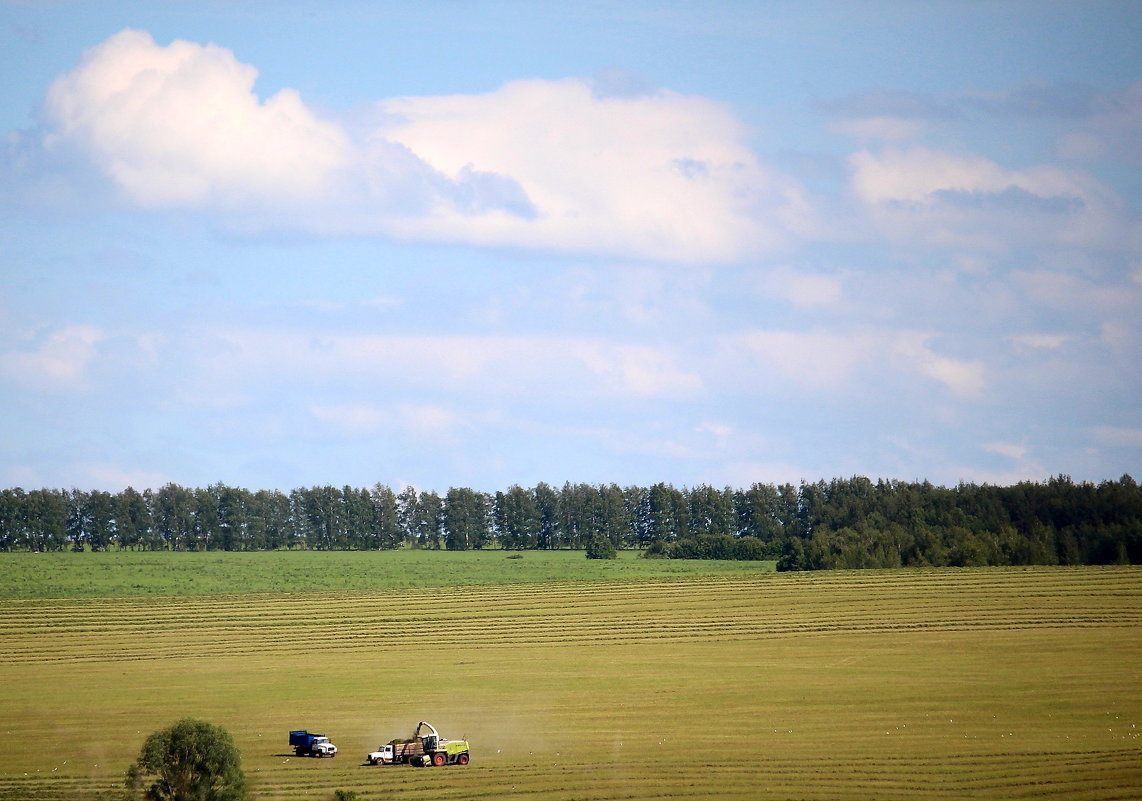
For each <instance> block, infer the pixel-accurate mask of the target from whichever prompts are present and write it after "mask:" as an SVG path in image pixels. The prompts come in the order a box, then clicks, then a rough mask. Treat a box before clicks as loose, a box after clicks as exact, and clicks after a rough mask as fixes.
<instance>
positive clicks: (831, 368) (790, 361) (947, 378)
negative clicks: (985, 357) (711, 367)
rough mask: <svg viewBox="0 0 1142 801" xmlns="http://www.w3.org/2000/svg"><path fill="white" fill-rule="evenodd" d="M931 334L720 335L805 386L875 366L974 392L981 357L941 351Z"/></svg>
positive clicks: (857, 375)
mask: <svg viewBox="0 0 1142 801" xmlns="http://www.w3.org/2000/svg"><path fill="white" fill-rule="evenodd" d="M931 339H932V335H931V334H925V333H920V332H910V331H898V332H892V331H873V330H867V331H861V332H854V333H848V334H846V333H833V332H830V331H822V330H816V331H807V332H800V331H751V332H746V333H743V334H737V335H734V336H732V337H729V338H727V339H726V340H725V342H726V345H727V346H728V348H729V349H730V351H731V353H736V354H737V356H736V357H735V356H731V358H739V359H742V360H744V361H746V362H753V363H754V364H755V365H756V366H757V367H758V368H760V369H761V370H763V371H772V372H773V373H775V374H776V375H777V376H778V377H779V378H780V379H781V380H782V382H786V381H787V382H792V383H793V384H796V385H799V386H802V387H808V388H811V389H830V390H835V389H840V388H841V387H843V386H845V385H847V384H850V383H854V382H857V381H862V382H867V381H868V380H869V379H870V376H871V375H872V374H873V373H875V372H876V371H884V370H888V371H893V372H897V373H900V374H904V375H920V376H923V377H925V378H928V379H931V380H933V381H936V382H937V383H939V384H941V385H943V386H944V388H945V389H946V390H947V391H948V392H950V393H951V394H952V395H953V396H956V397H960V398H977V397H979V396H981V395H982V394H983V391H984V389H985V386H986V381H985V374H984V367H983V363H982V362H979V361H974V360H973V361H967V360H962V359H954V358H951V357H948V356H942V355H940V354H939V353H937V352H936V351H934V350H933V349H932V348H931V346H930V345H929V342H930V340H931Z"/></svg>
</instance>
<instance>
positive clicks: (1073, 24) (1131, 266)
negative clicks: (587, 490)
mask: <svg viewBox="0 0 1142 801" xmlns="http://www.w3.org/2000/svg"><path fill="white" fill-rule="evenodd" d="M1139 41H1142V4H1140V3H1137V2H1096V1H1095V0H1066V2H1054V1H1053V0H1028V1H1026V2H1018V1H1016V0H989V1H988V2H975V1H974V0H963V1H962V2H951V0H948V1H947V2H934V1H933V2H927V1H924V0H893V1H892V2H877V1H876V0H868V1H867V2H855V3H853V2H819V1H817V0H798V1H797V2H766V1H765V0H754V2H729V1H728V0H702V2H666V0H661V1H659V2H646V1H645V0H631V1H630V2H623V3H611V2H584V1H583V0H567V1H566V2H558V3H555V2H522V1H519V0H425V1H424V2H417V3H409V2H337V1H336V0H327V1H326V2H320V3H319V2H289V0H286V1H285V2H261V1H260V0H248V1H247V0H214V2H205V1H204V0H180V1H178V2H166V3H153V2H127V1H122V0H108V1H106V2H104V1H101V2H98V3H96V2H80V1H79V0H76V1H75V2H66V1H64V0H56V1H54V2H50V1H47V0H45V1H44V2H31V1H27V2H13V0H0V78H2V80H0V135H2V136H3V140H2V142H3V144H2V145H0V486H4V487H22V488H24V489H34V488H40V487H47V488H79V489H84V490H91V489H102V490H109V491H118V490H121V489H123V488H125V487H127V486H133V487H135V488H136V489H143V488H146V487H151V488H158V487H161V486H163V485H164V484H167V483H170V482H173V483H176V484H181V485H183V486H188V487H205V486H208V485H210V484H213V483H216V482H222V483H224V484H227V485H230V486H239V487H245V488H248V489H251V490H257V489H280V490H283V491H289V490H290V489H293V488H299V487H308V486H318V485H334V486H342V485H351V486H354V487H366V486H372V485H374V484H376V483H380V484H385V485H388V486H390V487H394V488H403V487H405V486H408V485H411V486H414V487H416V488H418V489H421V490H435V491H438V492H443V491H446V490H447V489H448V488H450V487H471V488H474V489H478V490H481V491H487V492H494V491H497V490H504V489H507V488H508V487H509V486H511V485H514V484H519V485H521V486H524V487H529V486H534V485H535V484H537V483H539V482H547V483H549V484H552V485H554V486H561V485H563V484H564V483H565V482H568V481H569V482H572V483H579V482H585V483H590V484H610V483H617V484H619V485H621V486H627V485H638V486H650V485H652V484H654V483H657V482H666V483H669V484H673V485H674V486H676V487H692V486H697V485H702V484H710V485H713V486H717V487H723V486H730V487H735V488H745V487H748V486H750V485H751V484H753V483H755V482H761V483H774V484H780V483H786V482H789V483H793V484H797V483H798V482H800V481H803V480H804V481H810V482H812V481H817V480H822V479H824V480H829V479H831V478H835V477H850V476H854V475H862V476H868V477H870V478H873V479H879V478H883V479H898V480H903V481H925V480H926V481H931V482H933V483H935V484H938V485H944V486H953V485H955V484H957V483H960V482H970V483H990V484H1001V485H1008V484H1013V483H1015V482H1018V481H1024V480H1029V481H1044V480H1046V479H1048V478H1050V477H1051V476H1055V475H1059V474H1064V475H1068V476H1071V477H1072V478H1073V479H1074V480H1076V481H1094V482H1098V481H1102V480H1108V479H1117V478H1119V477H1120V476H1122V475H1123V474H1124V473H1131V474H1132V475H1134V476H1135V477H1139V478H1142V475H1140V473H1142V470H1140V467H1142V401H1140V398H1142V366H1140V365H1142V314H1140V312H1142V48H1140V47H1139V46H1138V42H1139Z"/></svg>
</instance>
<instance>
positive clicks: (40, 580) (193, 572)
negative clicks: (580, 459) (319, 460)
mask: <svg viewBox="0 0 1142 801" xmlns="http://www.w3.org/2000/svg"><path fill="white" fill-rule="evenodd" d="M619 556H620V558H619V559H617V560H608V559H586V558H584V553H583V551H528V552H526V553H520V552H512V551H501V550H486V551H421V550H398V551H251V552H245V553H227V552H224V551H205V552H201V553H183V552H178V553H176V552H172V551H111V552H101V553H70V552H60V553H5V554H0V567H2V569H3V573H0V599H4V598H92V597H115V598H129V597H133V596H139V595H218V594H230V593H234V592H244V593H251V592H255V593H264V592H315V591H327V590H334V591H339V590H384V589H394V588H407V587H456V586H470V585H477V584H514V583H518V582H536V581H589V580H595V579H640V578H643V579H645V578H656V577H665V576H694V575H703V576H717V575H729V574H742V573H751V574H752V573H757V572H758V571H772V570H773V569H774V564H775V563H774V562H710V561H681V560H669V559H639V558H638V553H637V552H635V551H622V552H620V555H619Z"/></svg>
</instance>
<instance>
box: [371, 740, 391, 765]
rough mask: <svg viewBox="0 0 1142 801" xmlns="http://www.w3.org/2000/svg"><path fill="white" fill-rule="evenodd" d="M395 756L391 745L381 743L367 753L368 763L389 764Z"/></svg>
mask: <svg viewBox="0 0 1142 801" xmlns="http://www.w3.org/2000/svg"><path fill="white" fill-rule="evenodd" d="M394 758H395V754H394V752H393V747H392V746H391V745H382V746H379V747H378V748H377V750H376V751H373V752H372V753H371V754H369V764H370V765H390V764H392V762H393V759H394Z"/></svg>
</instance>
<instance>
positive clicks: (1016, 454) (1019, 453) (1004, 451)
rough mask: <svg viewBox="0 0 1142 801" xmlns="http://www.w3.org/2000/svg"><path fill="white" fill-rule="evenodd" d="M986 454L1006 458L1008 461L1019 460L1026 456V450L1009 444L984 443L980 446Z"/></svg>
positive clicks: (1021, 446) (1023, 447)
mask: <svg viewBox="0 0 1142 801" xmlns="http://www.w3.org/2000/svg"><path fill="white" fill-rule="evenodd" d="M980 447H981V448H983V449H984V450H985V451H987V452H988V453H994V454H998V455H999V456H1006V457H1007V458H1008V459H1015V460H1017V461H1018V460H1020V459H1022V458H1023V457H1024V456H1026V455H1027V448H1026V447H1025V446H1023V445H1015V444H1013V443H1010V442H986V443H984V444H983V445H981V446H980Z"/></svg>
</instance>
